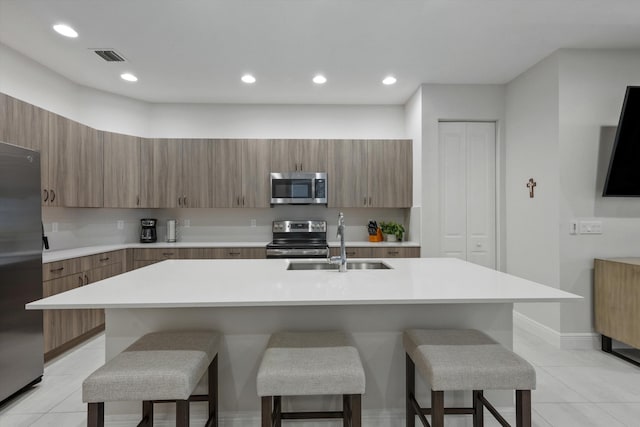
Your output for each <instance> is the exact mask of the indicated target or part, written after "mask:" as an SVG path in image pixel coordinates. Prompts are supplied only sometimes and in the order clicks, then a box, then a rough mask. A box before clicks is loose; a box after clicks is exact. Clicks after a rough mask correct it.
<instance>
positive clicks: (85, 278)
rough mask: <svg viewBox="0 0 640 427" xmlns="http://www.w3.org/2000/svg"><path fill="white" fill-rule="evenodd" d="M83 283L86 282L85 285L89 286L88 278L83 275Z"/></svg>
mask: <svg viewBox="0 0 640 427" xmlns="http://www.w3.org/2000/svg"><path fill="white" fill-rule="evenodd" d="M84 281H85V282H86V283H85V285H88V284H89V276H87V275H86V274H85V275H84Z"/></svg>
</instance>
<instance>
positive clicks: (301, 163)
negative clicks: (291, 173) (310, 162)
mask: <svg viewBox="0 0 640 427" xmlns="http://www.w3.org/2000/svg"><path fill="white" fill-rule="evenodd" d="M303 170H304V169H302V163H300V172H302V171H303Z"/></svg>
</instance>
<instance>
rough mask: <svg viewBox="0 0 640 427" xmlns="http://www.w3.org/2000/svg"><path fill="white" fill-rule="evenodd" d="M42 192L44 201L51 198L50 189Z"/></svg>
mask: <svg viewBox="0 0 640 427" xmlns="http://www.w3.org/2000/svg"><path fill="white" fill-rule="evenodd" d="M42 192H43V193H44V201H45V202H46V201H47V200H49V191H48V190H42Z"/></svg>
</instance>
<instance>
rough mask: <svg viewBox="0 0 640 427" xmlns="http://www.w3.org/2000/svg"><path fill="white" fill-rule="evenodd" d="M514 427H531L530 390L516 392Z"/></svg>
mask: <svg viewBox="0 0 640 427" xmlns="http://www.w3.org/2000/svg"><path fill="white" fill-rule="evenodd" d="M516 426H517V427H531V390H516Z"/></svg>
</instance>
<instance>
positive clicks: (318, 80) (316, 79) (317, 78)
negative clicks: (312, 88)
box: [313, 74, 327, 85]
mask: <svg viewBox="0 0 640 427" xmlns="http://www.w3.org/2000/svg"><path fill="white" fill-rule="evenodd" d="M313 82H314V83H315V84H317V85H322V84H325V83H326V82H327V78H326V77H325V76H323V75H322V74H318V75H317V76H315V77H314V78H313Z"/></svg>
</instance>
